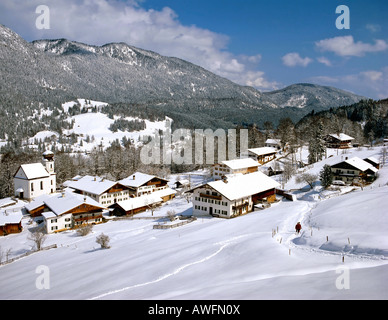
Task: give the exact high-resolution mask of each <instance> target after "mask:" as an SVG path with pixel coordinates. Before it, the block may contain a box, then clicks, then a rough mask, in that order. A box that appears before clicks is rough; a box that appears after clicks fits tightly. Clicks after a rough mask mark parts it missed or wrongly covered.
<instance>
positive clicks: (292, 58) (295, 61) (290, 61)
mask: <svg viewBox="0 0 388 320" xmlns="http://www.w3.org/2000/svg"><path fill="white" fill-rule="evenodd" d="M282 60H283V64H284V65H286V66H287V67H295V66H302V67H307V66H308V65H309V64H310V63H311V62H312V61H313V60H312V59H310V58H309V57H306V58H302V57H301V56H300V55H299V53H297V52H291V53H287V54H286V55H285V56H283V57H282Z"/></svg>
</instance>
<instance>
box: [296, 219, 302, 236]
mask: <svg viewBox="0 0 388 320" xmlns="http://www.w3.org/2000/svg"><path fill="white" fill-rule="evenodd" d="M301 229H302V226H301V224H300V222H298V223H297V224H296V226H295V231H296V233H298V234H299V232H300V230H301Z"/></svg>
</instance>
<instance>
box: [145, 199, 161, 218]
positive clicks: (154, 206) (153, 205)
mask: <svg viewBox="0 0 388 320" xmlns="http://www.w3.org/2000/svg"><path fill="white" fill-rule="evenodd" d="M144 204H145V205H146V206H147V208H148V209H150V210H151V216H152V217H153V216H154V212H155V211H156V209H157V208H158V207H159V204H158V203H157V202H152V203H151V202H150V201H149V200H148V199H145V200H144Z"/></svg>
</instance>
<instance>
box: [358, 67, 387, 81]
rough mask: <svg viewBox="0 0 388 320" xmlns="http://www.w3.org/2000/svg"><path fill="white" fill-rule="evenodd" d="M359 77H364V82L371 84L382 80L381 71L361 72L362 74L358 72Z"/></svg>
mask: <svg viewBox="0 0 388 320" xmlns="http://www.w3.org/2000/svg"><path fill="white" fill-rule="evenodd" d="M360 76H362V77H364V78H365V79H366V80H369V81H373V82H375V81H381V80H383V73H382V72H381V71H374V70H369V71H363V72H360Z"/></svg>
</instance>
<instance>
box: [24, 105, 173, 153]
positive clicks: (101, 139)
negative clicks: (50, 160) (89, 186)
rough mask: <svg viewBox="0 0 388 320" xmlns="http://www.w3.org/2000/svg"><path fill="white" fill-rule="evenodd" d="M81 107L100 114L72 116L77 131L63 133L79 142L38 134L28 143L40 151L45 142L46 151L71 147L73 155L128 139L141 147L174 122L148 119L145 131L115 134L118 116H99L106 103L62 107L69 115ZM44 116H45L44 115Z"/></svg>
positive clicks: (74, 129) (55, 134)
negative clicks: (38, 147) (77, 107)
mask: <svg viewBox="0 0 388 320" xmlns="http://www.w3.org/2000/svg"><path fill="white" fill-rule="evenodd" d="M77 104H78V105H79V106H80V109H84V108H86V109H88V108H89V109H92V108H97V112H90V111H91V110H89V112H87V113H81V114H77V115H74V116H70V115H69V116H68V118H67V121H68V122H69V123H74V124H73V128H72V129H66V130H63V134H64V136H65V137H70V136H71V135H72V134H74V135H75V136H76V140H77V141H76V142H74V143H71V144H69V143H67V142H61V141H60V140H59V139H58V138H59V134H58V133H57V132H54V131H49V130H44V131H40V132H38V133H37V134H36V135H35V136H34V137H31V138H30V139H29V141H28V142H29V144H30V145H31V147H33V148H36V147H37V142H39V141H41V142H42V143H45V147H46V148H49V149H52V147H53V145H54V142H55V147H56V149H58V150H61V148H62V147H64V148H67V147H70V148H71V151H72V152H86V153H87V152H90V151H91V150H93V149H94V148H97V147H102V148H103V149H106V148H108V147H109V146H110V145H111V144H112V142H114V141H116V140H118V141H119V142H120V143H121V141H122V139H123V138H124V137H126V138H127V139H128V140H130V141H131V142H132V143H133V144H135V145H138V144H139V143H141V142H142V141H143V140H142V139H143V137H147V136H151V135H153V134H155V132H157V131H158V130H162V131H163V130H165V129H166V127H167V126H168V121H171V119H169V118H168V117H166V118H165V120H163V121H155V122H153V121H150V120H147V119H144V121H145V129H144V130H139V131H132V132H128V131H121V130H118V131H116V132H113V131H112V130H110V126H111V125H112V124H113V123H114V121H115V120H116V119H119V117H118V116H114V117H113V119H111V118H109V117H108V115H107V114H105V113H101V112H99V110H100V109H99V108H101V107H103V106H106V105H108V104H107V103H106V102H101V101H94V100H86V99H77V100H76V101H69V102H66V103H64V104H62V108H63V112H65V113H68V112H69V108H71V107H73V106H74V105H77ZM42 114H45V113H44V112H42ZM124 119H125V120H128V121H134V120H143V119H139V118H134V117H126V118H124ZM50 138H51V139H50Z"/></svg>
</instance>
